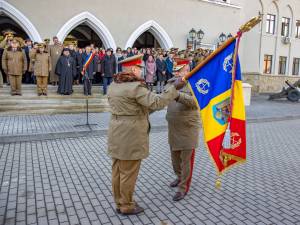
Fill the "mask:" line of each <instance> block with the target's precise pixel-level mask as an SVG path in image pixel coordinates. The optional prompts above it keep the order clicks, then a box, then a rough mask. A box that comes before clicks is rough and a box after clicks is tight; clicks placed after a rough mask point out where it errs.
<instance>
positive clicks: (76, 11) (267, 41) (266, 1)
mask: <svg viewBox="0 0 300 225" xmlns="http://www.w3.org/2000/svg"><path fill="white" fill-rule="evenodd" d="M259 13H261V14H263V22H262V24H261V25H260V26H257V27H255V28H254V29H253V30H252V31H251V32H249V33H247V34H245V36H244V38H243V41H242V44H241V52H240V57H241V62H242V67H243V73H244V79H245V80H246V81H247V82H249V83H251V84H252V85H253V86H254V90H255V91H257V92H272V91H277V90H279V89H280V88H281V86H282V85H283V83H284V80H286V79H291V80H296V79H299V76H298V75H299V61H300V1H299V0H251V1H247V0H155V1H152V2H150V1H146V0H130V1H125V0H113V1H106V0H78V1H73V0H64V1H60V0H51V1H50V0H49V1H46V0H45V1H40V0H26V1H20V0H0V27H1V24H2V28H4V27H5V26H4V24H6V27H7V26H11V27H14V28H15V29H16V30H18V32H21V31H22V32H23V34H22V35H23V36H28V37H29V38H31V39H32V40H34V41H38V42H40V41H42V40H43V39H44V38H51V37H53V36H58V38H59V39H60V40H61V41H63V40H64V39H65V38H66V37H67V36H68V35H72V36H76V37H78V38H79V39H82V44H84V40H86V39H88V40H94V41H95V43H99V45H102V46H103V47H106V48H107V47H112V48H114V49H115V48H116V47H117V46H119V47H121V48H127V47H132V46H148V44H149V43H150V45H154V46H157V47H158V46H159V47H162V48H165V49H169V48H171V47H178V48H180V49H184V48H186V46H187V39H188V33H189V31H190V30H191V29H192V28H195V29H196V31H198V30H200V29H201V30H202V31H204V37H203V39H201V42H200V43H198V45H197V47H200V46H202V47H205V46H207V47H212V46H216V45H217V43H218V42H219V36H220V34H221V33H225V34H226V35H228V34H230V33H231V34H235V33H236V31H237V30H238V28H239V26H240V25H241V24H243V23H244V22H246V21H247V20H249V19H250V18H251V17H253V16H257V15H258V14H259ZM18 32H17V33H18ZM141 37H143V38H142V39H141ZM151 38H152V39H153V40H152V39H151ZM147 40H148V41H147ZM151 43H152V44H151ZM153 43H154V44H153Z"/></svg>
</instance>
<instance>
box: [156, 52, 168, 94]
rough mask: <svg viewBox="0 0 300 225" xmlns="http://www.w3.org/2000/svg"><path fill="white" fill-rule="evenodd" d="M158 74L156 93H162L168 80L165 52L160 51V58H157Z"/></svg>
mask: <svg viewBox="0 0 300 225" xmlns="http://www.w3.org/2000/svg"><path fill="white" fill-rule="evenodd" d="M156 68H157V70H156V75H157V85H156V93H157V94H159V93H162V92H163V90H164V84H165V82H166V81H167V76H166V69H167V65H166V62H165V60H164V56H163V53H159V55H158V58H157V59H156Z"/></svg>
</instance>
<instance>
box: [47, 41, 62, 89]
mask: <svg viewBox="0 0 300 225" xmlns="http://www.w3.org/2000/svg"><path fill="white" fill-rule="evenodd" d="M47 48H48V49H49V53H50V57H51V62H52V68H51V72H50V83H51V84H52V85H56V84H58V80H59V79H58V76H57V74H56V73H55V67H56V64H57V61H58V59H59V57H60V56H61V53H62V50H63V45H62V44H61V43H60V42H59V40H58V38H57V37H53V45H49V46H48V47H47Z"/></svg>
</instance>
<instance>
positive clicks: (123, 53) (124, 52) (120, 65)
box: [118, 50, 127, 73]
mask: <svg viewBox="0 0 300 225" xmlns="http://www.w3.org/2000/svg"><path fill="white" fill-rule="evenodd" d="M126 58H127V51H126V50H123V51H122V56H121V57H120V58H118V73H120V72H122V71H123V69H122V64H121V63H119V62H121V61H122V60H124V59H126Z"/></svg>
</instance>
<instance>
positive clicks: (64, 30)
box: [57, 12, 116, 49]
mask: <svg viewBox="0 0 300 225" xmlns="http://www.w3.org/2000/svg"><path fill="white" fill-rule="evenodd" d="M83 23H84V24H86V25H88V26H89V27H90V28H91V29H93V30H94V31H95V33H96V34H97V35H98V36H99V37H100V38H101V40H102V42H103V45H104V47H105V48H113V49H116V43H115V41H114V39H113V37H112V35H111V33H110V32H109V30H108V29H107V27H106V26H105V25H104V24H103V23H102V22H101V21H100V20H99V19H98V18H96V17H95V16H94V15H92V14H91V13H89V12H82V13H80V14H78V15H76V16H74V17H73V18H72V19H70V20H69V21H67V22H66V23H65V24H64V25H63V26H62V27H61V28H60V30H59V31H58V33H57V37H58V39H59V40H60V41H63V40H64V39H65V38H66V37H67V35H68V34H69V33H70V32H71V31H72V30H73V29H74V28H76V27H77V26H78V25H80V24H83Z"/></svg>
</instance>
